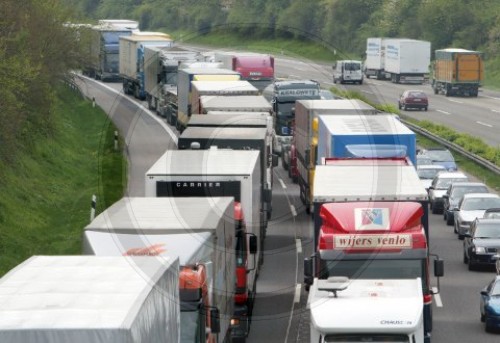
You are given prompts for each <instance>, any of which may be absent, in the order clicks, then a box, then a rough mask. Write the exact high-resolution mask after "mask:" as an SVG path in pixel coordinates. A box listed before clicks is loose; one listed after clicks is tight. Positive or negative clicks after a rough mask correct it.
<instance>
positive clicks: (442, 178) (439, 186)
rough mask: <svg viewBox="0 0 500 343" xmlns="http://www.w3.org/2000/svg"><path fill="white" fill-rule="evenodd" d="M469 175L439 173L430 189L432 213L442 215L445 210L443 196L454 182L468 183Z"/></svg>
mask: <svg viewBox="0 0 500 343" xmlns="http://www.w3.org/2000/svg"><path fill="white" fill-rule="evenodd" d="M468 180H469V179H468V178H467V175H465V174H464V173H461V172H439V173H438V174H437V175H436V176H435V177H434V179H433V180H432V183H431V186H430V187H429V204H430V207H431V210H432V213H434V214H436V213H441V212H442V211H443V209H444V201H443V195H444V194H445V193H446V191H447V190H448V186H449V185H450V184H452V183H453V182H465V181H468Z"/></svg>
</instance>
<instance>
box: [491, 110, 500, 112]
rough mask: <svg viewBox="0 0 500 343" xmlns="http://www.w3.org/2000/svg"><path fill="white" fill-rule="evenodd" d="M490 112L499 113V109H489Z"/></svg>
mask: <svg viewBox="0 0 500 343" xmlns="http://www.w3.org/2000/svg"><path fill="white" fill-rule="evenodd" d="M491 112H496V113H500V111H499V110H491Z"/></svg>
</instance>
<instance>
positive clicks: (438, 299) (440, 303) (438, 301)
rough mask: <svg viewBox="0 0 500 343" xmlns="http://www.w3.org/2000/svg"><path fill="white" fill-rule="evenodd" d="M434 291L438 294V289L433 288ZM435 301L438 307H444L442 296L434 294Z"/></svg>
mask: <svg viewBox="0 0 500 343" xmlns="http://www.w3.org/2000/svg"><path fill="white" fill-rule="evenodd" d="M432 291H433V292H434V293H435V292H437V287H432ZM434 300H435V301H436V306H437V307H443V301H442V300H441V295H440V294H439V293H437V294H434Z"/></svg>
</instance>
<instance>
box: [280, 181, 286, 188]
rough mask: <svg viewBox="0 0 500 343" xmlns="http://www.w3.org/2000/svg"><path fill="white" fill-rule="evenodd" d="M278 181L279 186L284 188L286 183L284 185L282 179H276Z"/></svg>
mask: <svg viewBox="0 0 500 343" xmlns="http://www.w3.org/2000/svg"><path fill="white" fill-rule="evenodd" d="M278 181H279V182H280V183H281V187H282V188H283V189H286V185H285V183H284V182H283V180H282V179H278Z"/></svg>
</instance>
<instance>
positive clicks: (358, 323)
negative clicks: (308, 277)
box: [307, 278, 424, 334]
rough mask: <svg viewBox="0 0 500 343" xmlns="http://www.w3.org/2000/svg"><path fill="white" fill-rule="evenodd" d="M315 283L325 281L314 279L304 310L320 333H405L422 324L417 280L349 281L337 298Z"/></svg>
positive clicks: (421, 299)
mask: <svg viewBox="0 0 500 343" xmlns="http://www.w3.org/2000/svg"><path fill="white" fill-rule="evenodd" d="M318 281H323V282H324V281H326V280H318V279H315V280H314V284H313V286H312V287H311V290H310V291H309V298H308V302H307V307H308V309H309V310H310V313H311V322H312V323H313V325H314V326H315V327H316V328H318V330H319V331H321V332H322V333H326V334H328V333H332V334H333V333H353V332H356V333H378V332H384V333H387V332H394V333H396V332H401V333H404V332H408V331H411V330H412V329H415V328H417V327H418V326H419V325H421V323H422V312H423V307H424V306H423V305H424V304H423V292H422V282H421V280H420V279H419V278H417V279H413V280H399V279H398V280H366V279H365V280H362V279H354V280H349V284H348V287H347V288H346V289H345V290H343V291H339V292H337V297H336V298H335V297H333V296H332V295H331V293H330V292H328V291H322V290H318V284H320V283H321V282H318ZM321 284H322V283H321ZM322 285H323V284H322Z"/></svg>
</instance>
